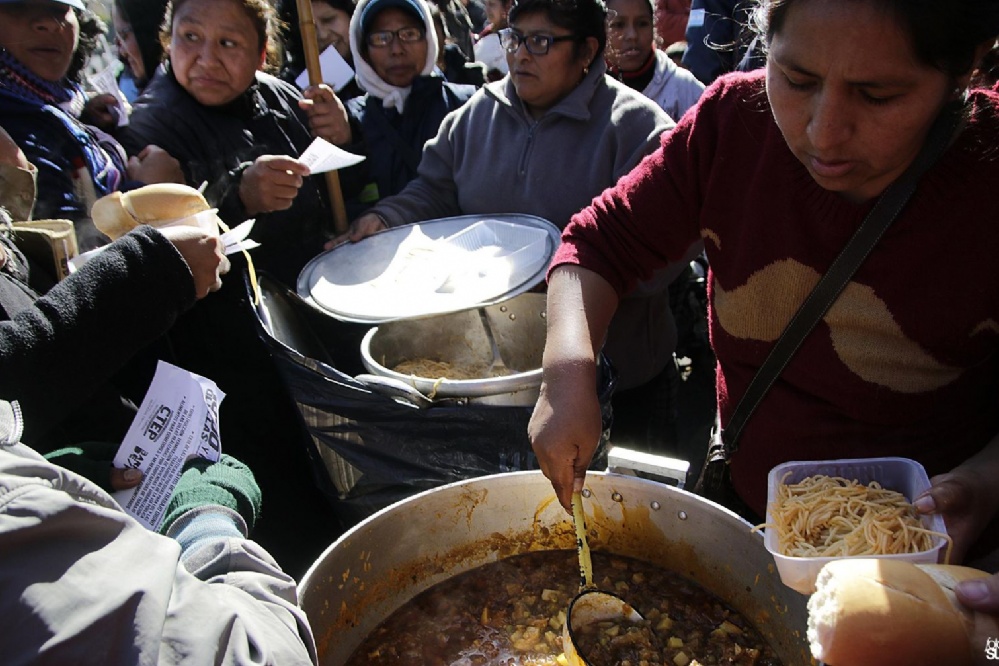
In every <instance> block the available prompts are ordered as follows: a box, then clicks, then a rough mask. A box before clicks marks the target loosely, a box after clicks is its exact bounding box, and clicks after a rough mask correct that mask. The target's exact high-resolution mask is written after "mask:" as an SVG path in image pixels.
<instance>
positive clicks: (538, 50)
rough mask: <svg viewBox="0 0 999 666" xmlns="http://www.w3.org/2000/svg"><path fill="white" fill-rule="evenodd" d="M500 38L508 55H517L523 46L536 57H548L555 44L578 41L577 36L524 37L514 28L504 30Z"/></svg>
mask: <svg viewBox="0 0 999 666" xmlns="http://www.w3.org/2000/svg"><path fill="white" fill-rule="evenodd" d="M499 38H500V45H501V46H502V47H503V48H504V49H505V50H506V52H507V53H516V52H517V50H518V49H519V48H520V45H521V44H523V45H524V46H525V47H526V48H527V52H528V53H530V54H531V55H536V56H543V55H546V54H547V53H548V50H549V49H550V48H551V47H552V44H554V43H555V42H568V41H571V40H576V39H578V37H577V36H576V35H560V36H558V37H553V36H552V35H524V34H521V33H519V32H517V31H516V30H514V29H513V28H503V29H502V30H500V31H499Z"/></svg>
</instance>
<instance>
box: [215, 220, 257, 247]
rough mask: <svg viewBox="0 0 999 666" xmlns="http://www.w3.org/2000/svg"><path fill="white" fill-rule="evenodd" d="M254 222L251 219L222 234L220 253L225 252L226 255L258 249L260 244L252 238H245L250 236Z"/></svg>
mask: <svg viewBox="0 0 999 666" xmlns="http://www.w3.org/2000/svg"><path fill="white" fill-rule="evenodd" d="M255 221H256V220H253V219H250V220H247V221H246V222H243V223H242V224H239V225H236V226H235V227H233V228H232V229H230V230H229V231H227V232H225V233H224V234H222V251H223V252H225V254H226V255H230V254H235V253H236V252H242V251H243V250H252V249H253V248H256V247H260V243H258V242H257V241H255V240H253V239H252V238H247V236H249V235H250V231H251V230H252V229H253V223H254V222H255Z"/></svg>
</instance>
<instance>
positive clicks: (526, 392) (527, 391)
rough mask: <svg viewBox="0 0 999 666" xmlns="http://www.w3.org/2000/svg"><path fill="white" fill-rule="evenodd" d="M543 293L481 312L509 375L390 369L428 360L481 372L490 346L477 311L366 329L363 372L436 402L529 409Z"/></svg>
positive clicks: (537, 369) (541, 339) (536, 386)
mask: <svg viewBox="0 0 999 666" xmlns="http://www.w3.org/2000/svg"><path fill="white" fill-rule="evenodd" d="M545 303H546V298H545V295H544V294H534V293H528V294H521V295H520V296H517V297H515V298H512V299H510V300H509V301H504V302H503V303H499V304H497V305H490V306H487V307H484V308H483V310H484V312H485V315H486V318H487V319H488V321H489V326H490V328H491V329H492V332H493V336H494V338H495V340H496V345H497V347H498V348H499V352H500V356H501V357H502V359H503V362H504V363H505V364H506V366H507V367H508V368H509V369H510V370H513V371H514V372H513V374H509V375H504V376H502V377H482V378H479V379H441V378H439V377H418V376H415V375H407V374H402V373H399V372H396V371H395V370H392V368H393V367H395V366H396V365H398V364H399V363H400V362H402V361H407V360H417V359H430V360H433V361H444V362H447V363H450V364H452V365H454V366H459V367H465V368H480V369H483V370H484V369H485V368H487V367H488V366H489V364H490V362H491V361H492V358H493V353H492V346H491V345H490V343H489V337H488V335H487V334H486V331H485V327H484V325H483V322H482V318H481V317H480V316H479V311H478V310H477V309H476V310H468V311H464V312H455V313H452V314H447V315H440V316H436V317H426V318H422V319H407V320H401V321H393V322H388V323H385V324H382V325H380V326H377V327H375V328H372V329H371V330H370V331H368V332H367V334H366V335H365V336H364V339H363V340H362V341H361V360H362V362H363V363H364V367H365V368H367V370H368V372H370V373H372V374H374V375H380V376H383V377H391V378H393V379H396V380H399V381H403V382H406V383H407V384H409V385H411V386H413V387H414V388H416V389H417V390H418V391H420V393H423V394H424V395H426V396H428V397H430V398H431V399H437V398H469V399H470V400H472V401H474V402H476V403H479V404H496V405H521V406H531V405H534V403H535V402H537V399H538V394H539V391H540V387H541V356H542V353H543V352H544V347H545Z"/></svg>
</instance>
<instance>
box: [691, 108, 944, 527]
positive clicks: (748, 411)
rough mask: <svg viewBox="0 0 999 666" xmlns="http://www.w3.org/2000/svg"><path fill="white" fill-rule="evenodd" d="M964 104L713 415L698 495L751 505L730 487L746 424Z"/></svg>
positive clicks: (935, 129) (934, 131) (940, 148)
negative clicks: (732, 400) (726, 412)
mask: <svg viewBox="0 0 999 666" xmlns="http://www.w3.org/2000/svg"><path fill="white" fill-rule="evenodd" d="M963 109H964V103H963V100H961V101H955V102H951V103H949V104H948V105H947V106H945V107H944V109H943V110H942V111H941V113H940V115H939V116H938V117H937V119H936V120H935V121H934V123H933V126H932V127H931V128H930V131H929V133H928V134H927V138H926V141H925V142H924V144H923V147H922V149H921V150H920V152H919V154H918V155H917V156H916V159H914V160H913V162H912V164H910V165H909V167H908V168H907V169H906V170H905V171H904V172H903V173H902V175H901V176H899V177H898V178H897V179H896V180H895V181H894V182H893V183H892V184H891V185H889V186H888V188H887V189H886V190H885V191H884V192H883V193H882V194H881V196H880V197H879V198H878V201H877V202H876V203H875V204H874V207H873V208H872V209H871V211H870V212H869V213H868V214H867V217H866V218H864V221H863V222H862V223H861V224H860V226H859V227H858V228H857V231H856V232H854V234H853V236H852V237H851V238H850V240H849V241H848V242H847V244H846V246H845V247H844V248H843V249H842V251H840V253H839V255H837V257H836V259H835V260H834V261H833V263H832V265H831V266H830V267H829V270H828V271H827V272H826V274H825V275H823V276H822V278H821V279H820V280H819V282H818V283H817V284H816V285H815V288H814V289H812V292H811V293H810V294H809V295H808V297H807V298H805V300H804V302H803V303H802V304H801V306H800V307H799V308H798V310H797V311H796V312H795V313H794V316H792V317H791V320H790V321H789V322H788V324H787V326H786V327H785V328H784V330H783V332H781V335H780V338H778V339H777V342H776V343H775V344H774V346H773V348H772V349H771V350H770V353H769V354H768V355H767V358H766V359H765V360H764V361H763V364H762V365H761V366H760V368H759V370H757V371H756V374H755V375H754V376H753V379H752V381H751V382H750V383H749V387H748V388H747V389H746V392H745V393H744V394H743V396H742V398H741V399H740V400H739V402H738V404H737V405H736V407H735V411H733V412H732V417H731V418H730V419H729V422H728V424H727V425H726V426H725V427H724V428H723V427H722V425H721V418H720V416H716V417H715V426H714V428H713V429H712V431H711V437H710V440H709V442H708V451H707V456H706V458H705V460H704V465H703V466H702V467H701V473H700V475H699V476H698V478H697V482H696V483H695V484H694V492H695V493H696V494H698V495H701V496H702V497H705V498H706V499H709V500H711V501H713V502H716V503H718V504H721V505H723V506H726V507H728V508H731V509H733V510H734V511H736V513H742V514H744V515H745V513H746V511H747V510H748V507H746V505H745V504H744V503H743V502H742V501H741V499H740V498H739V497H738V495H737V494H736V493H735V490H734V489H733V488H732V483H731V470H730V468H729V464H730V463H731V460H732V456H733V455H734V454H735V452H736V451H737V450H738V440H739V436H740V435H741V434H742V430H743V428H744V427H745V426H746V423H747V422H748V421H749V418H750V417H751V416H752V415H753V412H754V411H755V410H756V408H757V407H758V406H759V404H760V402H761V401H762V400H763V398H764V396H766V394H767V392H768V391H769V390H770V387H771V386H773V384H774V382H775V381H776V380H777V377H778V376H779V375H780V373H781V372H782V371H783V370H784V368H785V367H787V364H788V363H790V361H791V359H792V358H793V357H794V355H795V353H796V352H797V351H798V349H799V348H800V347H801V343H802V342H804V340H805V338H806V337H808V334H809V333H810V332H811V331H812V330H813V329H814V328H815V326H816V325H817V324H818V323H819V321H820V320H821V319H822V317H823V316H825V314H826V312H828V311H829V308H831V307H832V305H833V303H835V302H836V299H837V298H839V295H840V293H841V292H842V291H843V288H844V287H846V284H847V283H848V282H849V281H850V278H852V277H853V275H854V273H856V272H857V269H858V268H860V266H861V264H863V263H864V260H866V259H867V257H868V255H869V254H870V253H871V250H873V249H874V246H875V245H876V244H877V242H878V240H879V239H880V238H881V237H882V236H883V235H884V233H885V231H887V230H888V227H889V226H890V225H891V223H892V222H893V221H894V220H895V218H896V217H898V214H899V213H900V212H901V211H902V209H903V208H904V207H905V204H906V203H907V202H908V201H909V198H910V197H911V196H912V194H913V193H914V192H915V191H916V186H917V185H918V184H919V179H920V177H921V176H922V175H923V173H924V172H925V171H926V170H927V169H929V167H930V166H931V165H932V164H933V163H934V162H935V161H936V160H937V158H939V157H940V155H942V154H943V152H944V151H945V150H946V149H947V147H948V146H949V145H950V143H951V142H952V141H953V139H954V137H956V136H957V134H958V133H959V131H960V129H961V128H962V126H963V123H964V111H963ZM750 513H751V512H750Z"/></svg>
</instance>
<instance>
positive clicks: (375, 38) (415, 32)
mask: <svg viewBox="0 0 999 666" xmlns="http://www.w3.org/2000/svg"><path fill="white" fill-rule="evenodd" d="M425 36H426V31H425V30H424V29H423V28H417V27H415V26H408V27H405V28H399V29H398V30H379V31H378V32H372V33H369V34H368V38H367V41H368V46H373V47H375V48H376V49H380V48H382V47H385V46H388V45H389V44H391V43H392V42H394V41H395V40H396V39H398V40H399V41H400V42H402V43H403V44H412V43H413V42H419V41H421V40H423V38H424V37H425Z"/></svg>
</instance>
